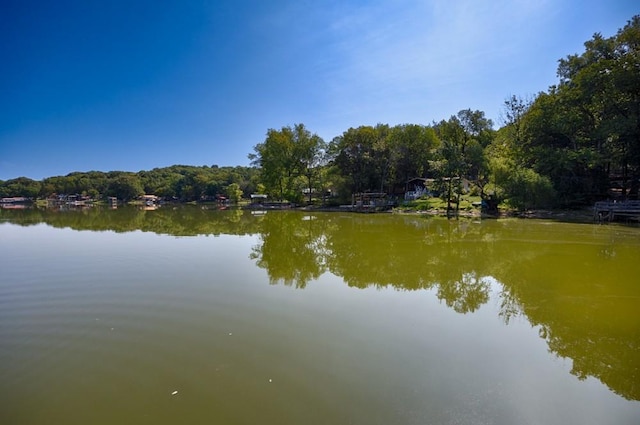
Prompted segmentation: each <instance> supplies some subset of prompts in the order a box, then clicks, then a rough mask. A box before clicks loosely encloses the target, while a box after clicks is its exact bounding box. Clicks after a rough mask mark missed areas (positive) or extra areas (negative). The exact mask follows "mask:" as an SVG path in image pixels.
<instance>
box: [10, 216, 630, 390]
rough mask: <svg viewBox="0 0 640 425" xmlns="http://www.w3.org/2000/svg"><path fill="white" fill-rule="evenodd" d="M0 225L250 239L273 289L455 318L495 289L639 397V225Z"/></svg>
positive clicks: (502, 302) (267, 220)
mask: <svg viewBox="0 0 640 425" xmlns="http://www.w3.org/2000/svg"><path fill="white" fill-rule="evenodd" d="M0 221H6V222H11V223H14V224H19V225H24V226H28V225H33V224H37V223H47V224H48V225H50V226H53V227H59V228H71V229H75V230H92V231H107V230H109V231H115V232H129V231H137V230H141V231H148V232H155V233H159V234H168V235H174V236H194V235H222V234H227V235H249V234H252V235H258V236H259V243H258V244H256V245H255V246H253V248H252V251H251V253H249V255H250V258H251V259H253V260H254V261H255V263H256V265H257V266H258V267H260V268H262V269H264V270H265V271H266V272H267V274H268V276H269V280H270V282H271V284H284V285H290V286H294V287H296V288H305V287H306V286H307V285H310V284H313V282H314V281H316V280H317V279H318V278H319V277H320V276H322V275H323V274H324V273H331V274H333V275H336V276H339V277H340V278H341V279H342V280H343V281H344V282H345V283H346V284H347V285H349V286H350V287H354V288H371V287H375V288H383V287H392V288H394V289H396V290H399V291H413V290H430V291H432V292H433V293H434V294H435V295H436V296H437V297H438V298H439V299H440V300H441V301H442V302H443V303H445V304H446V305H447V306H449V307H450V308H452V309H453V310H455V311H456V312H458V313H472V312H475V311H477V310H478V309H479V308H480V307H482V306H483V305H485V304H487V303H488V302H489V300H490V299H491V297H492V295H493V296H495V298H494V299H496V300H497V305H498V307H499V315H500V317H501V318H502V320H503V321H504V322H505V323H507V324H508V323H509V322H510V321H511V320H513V319H514V318H516V317H522V318H526V320H528V321H529V322H530V323H531V325H532V326H534V327H536V328H537V329H538V330H539V333H540V337H541V338H543V339H544V340H545V341H546V342H547V344H548V347H549V350H550V351H551V352H553V353H555V355H557V356H559V357H563V358H568V359H571V360H572V369H571V373H572V374H574V375H575V376H576V377H578V378H579V379H585V378H586V377H589V376H592V377H595V378H597V379H599V380H600V381H602V382H603V383H604V384H606V385H607V386H608V387H609V388H610V389H611V390H613V391H614V392H616V393H617V394H619V395H621V396H622V397H625V398H626V399H630V400H640V384H639V383H640V355H638V353H640V287H638V285H637V261H638V258H640V237H638V236H640V230H639V229H637V228H622V227H615V226H592V225H577V224H571V225H569V224H559V223H549V222H536V221H517V220H512V221H510V220H506V221H489V222H482V223H480V222H473V221H448V220H443V219H437V218H430V219H427V218H422V217H413V216H391V215H353V214H341V213H330V214H318V213H304V212H291V211H287V212H279V211H270V212H269V213H267V214H259V215H257V214H252V213H251V212H249V211H242V210H233V209H232V210H226V211H213V210H208V209H203V208H200V207H176V208H170V207H162V208H159V209H157V210H155V211H144V210H137V209H135V208H118V209H117V210H109V209H96V208H94V209H89V210H81V211H66V212H59V211H55V210H40V209H25V210H12V211H8V210H0ZM495 282H498V283H499V285H493V283H495ZM496 286H497V288H496ZM496 289H497V293H492V291H494V290H496Z"/></svg>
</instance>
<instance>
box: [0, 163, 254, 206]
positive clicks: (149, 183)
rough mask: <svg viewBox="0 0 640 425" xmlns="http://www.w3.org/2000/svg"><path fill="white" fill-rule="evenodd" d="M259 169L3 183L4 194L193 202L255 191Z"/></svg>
mask: <svg viewBox="0 0 640 425" xmlns="http://www.w3.org/2000/svg"><path fill="white" fill-rule="evenodd" d="M258 184H259V182H258V170H256V169H255V168H251V167H240V166H238V167H218V166H217V165H212V166H206V165H205V166H199V167H198V166H190V165H173V166H170V167H164V168H154V169H153V170H150V171H140V172H137V173H133V172H124V171H110V172H101V171H89V172H74V173H70V174H68V175H66V176H55V177H48V178H45V179H43V180H42V181H37V180H32V179H29V178H26V177H19V178H17V179H12V180H7V181H5V182H0V197H13V196H25V197H29V198H33V199H35V198H48V197H51V196H54V195H61V194H79V195H83V196H87V197H89V198H92V199H100V198H105V197H110V196H113V197H116V198H118V199H120V200H124V201H129V200H133V199H136V198H138V197H139V196H141V195H143V194H145V193H146V194H155V195H157V196H160V197H162V198H164V199H172V200H176V201H182V202H189V201H199V200H207V199H211V200H214V199H216V197H219V196H224V197H226V198H229V199H232V200H239V199H240V197H241V196H242V195H243V193H252V192H255V191H256V190H257V189H256V186H257V185H258Z"/></svg>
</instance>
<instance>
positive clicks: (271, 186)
mask: <svg viewBox="0 0 640 425" xmlns="http://www.w3.org/2000/svg"><path fill="white" fill-rule="evenodd" d="M322 150H323V141H322V139H321V138H320V137H318V136H317V135H316V134H311V132H310V131H309V130H307V129H306V128H305V126H304V124H296V125H295V126H294V127H293V128H292V127H282V129H280V130H274V129H269V130H268V131H267V137H266V139H265V141H264V142H262V143H259V144H257V145H256V146H254V153H252V154H250V155H249V159H250V160H251V161H252V165H254V166H257V167H259V168H260V172H261V177H262V183H263V184H264V186H265V188H266V191H267V193H268V194H270V195H271V196H274V197H276V198H277V199H280V200H285V199H286V200H289V201H294V202H296V201H299V200H300V198H301V195H302V192H301V187H299V186H298V184H297V183H298V182H297V180H298V178H299V177H301V176H304V177H305V178H306V179H307V183H308V186H309V187H311V186H312V181H313V179H314V176H315V175H316V168H317V166H318V165H319V158H320V155H321V152H322Z"/></svg>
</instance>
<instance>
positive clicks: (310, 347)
mask: <svg viewBox="0 0 640 425" xmlns="http://www.w3.org/2000/svg"><path fill="white" fill-rule="evenodd" d="M0 270H1V274H2V275H1V277H0V400H1V404H0V423H2V424H25V425H28V424H567V423H580V424H605V423H610V424H638V423H640V401H639V400H640V228H638V227H629V226H621V225H592V224H568V223H559V222H551V221H536V220H483V221H472V220H459V221H456V220H450V221H448V220H446V219H441V218H425V217H419V216H400V215H387V214H380V215H374V214H371V215H358V214H348V213H305V212H292V211H269V212H267V213H266V214H265V213H257V212H250V211H240V210H231V211H216V210H209V209H206V208H200V207H186V206H185V207H177V208H173V207H166V206H163V207H161V208H159V209H157V210H155V211H142V210H138V209H135V208H119V209H117V210H108V209H91V210H84V211H53V210H35V209H32V210H20V211H17V210H16V211H13V210H12V211H9V210H0Z"/></svg>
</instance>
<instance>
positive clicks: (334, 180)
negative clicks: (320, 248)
mask: <svg viewBox="0 0 640 425" xmlns="http://www.w3.org/2000/svg"><path fill="white" fill-rule="evenodd" d="M584 46H585V50H584V52H582V53H580V54H574V55H569V56H567V57H566V58H563V59H560V60H559V64H558V69H557V75H558V82H557V84H556V85H553V86H551V87H549V88H548V90H547V91H544V92H540V93H538V94H537V95H535V96H532V97H531V98H528V99H527V98H523V97H521V96H515V95H514V96H510V97H509V98H507V99H506V100H505V102H504V107H503V117H502V123H501V124H502V126H501V128H499V129H498V130H495V129H494V123H493V122H492V120H490V119H488V118H487V117H486V116H485V114H484V112H483V111H478V110H472V109H463V110H461V111H459V112H458V113H457V114H455V115H452V116H451V117H449V118H448V119H444V120H441V121H439V122H435V121H434V122H432V123H431V124H428V125H422V124H403V125H396V126H389V125H387V124H378V125H376V126H360V127H357V128H349V129H348V130H346V131H344V132H343V133H342V134H341V135H339V136H337V137H335V138H333V139H332V140H331V141H330V142H325V141H324V140H323V139H322V138H321V137H319V136H318V135H317V134H315V133H312V132H311V131H310V130H309V129H307V128H306V127H305V126H304V124H295V125H293V126H285V127H282V128H281V129H279V130H276V129H269V130H268V131H267V134H266V138H265V140H264V141H263V142H261V143H258V144H257V145H255V146H254V148H253V152H252V153H250V154H249V159H250V160H251V165H252V166H251V167H221V168H218V167H215V166H212V167H206V166H205V167H192V166H172V167H167V168H160V169H154V170H151V171H141V172H139V173H127V172H109V173H101V172H96V171H93V172H88V173H72V174H69V175H67V176H64V177H51V178H47V179H44V180H43V181H40V182H38V181H34V180H31V179H28V178H24V177H22V178H18V179H13V180H8V181H6V182H0V196H29V197H37V196H41V197H42V196H48V195H50V194H52V193H86V194H88V195H90V196H116V197H118V198H120V199H132V198H134V197H135V196H137V195H139V194H141V193H153V194H156V195H159V196H163V197H169V198H175V199H178V200H183V201H189V200H199V199H207V198H209V197H214V196H216V195H220V194H225V195H226V196H229V197H231V198H234V199H238V198H240V197H241V196H243V195H244V196H248V195H249V194H250V193H254V192H257V193H265V194H267V195H269V196H270V197H271V199H276V200H286V201H290V202H297V203H300V202H304V201H305V200H306V201H308V202H310V201H312V200H314V199H324V198H325V194H328V193H330V194H331V195H332V196H333V199H336V200H337V201H339V200H340V199H342V200H347V199H350V197H351V194H352V193H356V192H384V193H387V194H400V193H403V192H404V191H406V190H407V189H410V188H408V187H407V182H408V181H409V180H410V179H412V178H416V177H422V178H430V179H433V180H434V181H437V182H439V186H440V189H441V190H440V193H441V196H442V197H443V198H446V199H448V200H450V199H457V200H459V197H460V195H461V194H462V192H463V186H464V185H463V184H462V182H464V181H466V182H469V183H470V184H471V186H472V190H474V191H476V193H477V194H478V195H479V196H481V197H482V198H483V199H484V200H485V201H487V202H490V203H493V204H497V203H500V202H503V203H506V204H508V205H510V206H511V207H514V208H519V209H525V208H533V207H547V206H555V207H558V206H560V207H567V206H577V205H585V204H590V203H592V202H593V201H597V200H601V199H607V198H620V199H638V192H639V190H640V16H634V17H633V18H632V19H631V20H630V21H628V22H627V24H626V25H625V26H624V27H623V28H621V29H620V30H619V31H618V32H617V33H616V34H615V35H614V36H612V37H609V38H605V37H603V36H602V35H601V34H598V33H596V34H594V36H593V37H592V39H591V40H589V41H587V42H586V43H585V44H584ZM320 195H321V196H320Z"/></svg>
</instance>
